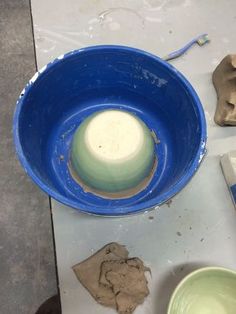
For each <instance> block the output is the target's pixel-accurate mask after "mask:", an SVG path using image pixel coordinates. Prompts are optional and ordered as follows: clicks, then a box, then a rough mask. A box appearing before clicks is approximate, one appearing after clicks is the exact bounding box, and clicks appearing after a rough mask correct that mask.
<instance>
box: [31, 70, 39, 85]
mask: <svg viewBox="0 0 236 314" xmlns="http://www.w3.org/2000/svg"><path fill="white" fill-rule="evenodd" d="M38 76H39V72H36V73H35V74H34V76H33V77H32V78H31V79H30V80H29V83H30V84H33V83H34V82H35V81H36V80H37V78H38Z"/></svg>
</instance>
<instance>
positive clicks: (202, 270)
mask: <svg viewBox="0 0 236 314" xmlns="http://www.w3.org/2000/svg"><path fill="white" fill-rule="evenodd" d="M215 271H218V272H221V273H228V274H231V275H234V276H236V271H234V270H232V269H230V268H226V267H221V266H207V267H202V268H199V269H196V270H194V271H192V272H191V273H189V274H188V275H186V276H185V277H184V278H183V279H182V280H181V281H180V282H179V283H178V285H177V286H176V288H175V289H174V291H173V293H172V295H171V298H170V301H169V303H168V310H167V314H171V310H172V309H171V308H172V306H173V303H174V301H175V298H176V295H177V293H178V292H179V290H180V289H181V288H182V287H183V285H184V284H185V283H186V282H187V281H189V280H190V279H191V278H193V277H195V276H196V275H198V274H201V273H208V272H215Z"/></svg>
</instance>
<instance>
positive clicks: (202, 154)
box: [198, 141, 206, 164]
mask: <svg viewBox="0 0 236 314" xmlns="http://www.w3.org/2000/svg"><path fill="white" fill-rule="evenodd" d="M205 154H206V142H205V141H202V144H201V153H200V156H199V159H198V164H200V163H201V161H202V159H203V157H204V156H205Z"/></svg>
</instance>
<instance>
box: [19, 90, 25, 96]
mask: <svg viewBox="0 0 236 314" xmlns="http://www.w3.org/2000/svg"><path fill="white" fill-rule="evenodd" d="M24 94H25V88H23V89H22V91H21V93H20V97H23V96H24Z"/></svg>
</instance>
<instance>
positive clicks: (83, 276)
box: [73, 243, 149, 314]
mask: <svg viewBox="0 0 236 314" xmlns="http://www.w3.org/2000/svg"><path fill="white" fill-rule="evenodd" d="M128 254H129V253H128V251H127V250H126V248H125V247H124V246H122V245H120V244H118V243H110V244H107V245H106V246H105V247H103V248H102V249H101V250H99V251H98V252H97V253H95V254H94V255H93V256H91V257H89V258H88V259H86V260H85V261H83V262H81V263H79V264H77V265H75V266H74V267H73V270H74V272H75V274H76V276H77V278H78V280H79V281H80V282H81V284H82V285H83V286H84V287H85V288H86V289H87V290H88V291H89V292H90V294H91V295H92V296H93V297H94V299H95V300H96V301H97V302H98V303H100V304H102V305H105V306H108V307H112V308H114V309H116V310H117V312H118V313H119V314H128V313H133V311H134V310H135V308H136V307H137V306H138V305H139V304H142V303H143V302H144V299H145V298H146V297H147V295H148V294H149V289H148V286H147V280H146V277H145V274H144V273H145V271H149V269H148V268H146V267H145V266H144V264H143V262H142V261H141V260H140V259H139V258H137V257H134V258H128Z"/></svg>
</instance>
